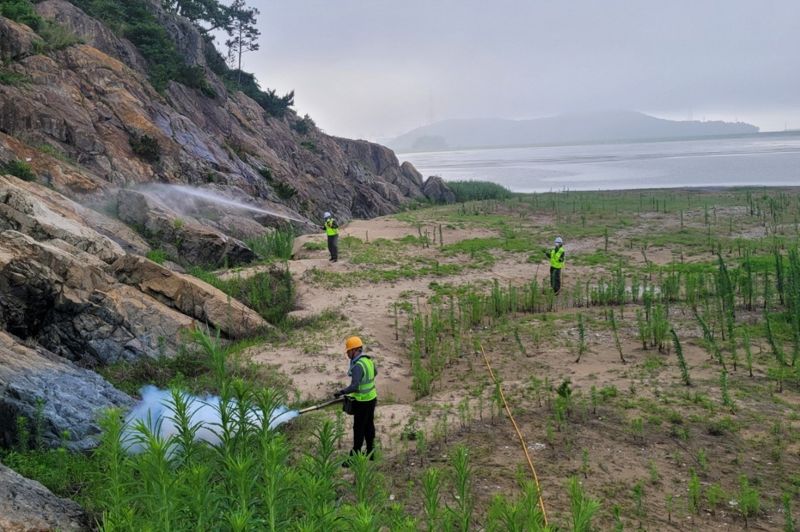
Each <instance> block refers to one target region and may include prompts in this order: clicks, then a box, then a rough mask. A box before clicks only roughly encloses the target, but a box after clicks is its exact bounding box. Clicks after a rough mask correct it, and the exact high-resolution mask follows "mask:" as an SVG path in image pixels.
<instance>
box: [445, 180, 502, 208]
mask: <svg viewBox="0 0 800 532" xmlns="http://www.w3.org/2000/svg"><path fill="white" fill-rule="evenodd" d="M447 186H448V187H449V188H450V190H452V191H453V193H454V194H455V195H456V201H457V202H461V203H463V202H465V201H475V200H486V199H494V200H500V199H507V198H510V197H511V195H512V193H511V191H510V190H508V189H507V188H506V187H504V186H502V185H498V184H497V183H491V182H489V181H448V182H447Z"/></svg>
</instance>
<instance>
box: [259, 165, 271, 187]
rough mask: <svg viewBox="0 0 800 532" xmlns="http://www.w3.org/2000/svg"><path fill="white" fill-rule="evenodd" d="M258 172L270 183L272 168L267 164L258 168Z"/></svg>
mask: <svg viewBox="0 0 800 532" xmlns="http://www.w3.org/2000/svg"><path fill="white" fill-rule="evenodd" d="M258 173H259V174H261V177H263V178H264V179H266V180H267V183H272V169H271V168H270V167H269V166H263V167H261V168H259V169H258Z"/></svg>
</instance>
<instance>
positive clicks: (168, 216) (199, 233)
mask: <svg viewBox="0 0 800 532" xmlns="http://www.w3.org/2000/svg"><path fill="white" fill-rule="evenodd" d="M117 198H118V212H119V217H120V219H121V220H122V221H124V222H127V223H129V224H131V225H133V226H135V227H138V228H140V231H141V232H142V233H144V234H145V235H150V236H151V237H152V238H153V239H154V240H157V241H158V242H160V244H161V246H162V247H163V248H164V249H165V250H166V251H167V252H168V254H169V255H171V256H172V257H174V258H176V259H182V260H183V261H185V262H187V263H189V264H202V265H207V266H211V267H219V266H221V265H223V264H228V265H229V266H235V265H238V264H243V263H248V262H251V261H253V260H255V259H256V255H255V253H253V251H252V250H251V249H250V248H249V247H247V244H245V243H244V242H242V241H241V240H237V239H235V238H232V237H229V236H227V235H225V234H223V233H222V232H220V231H217V230H216V229H213V228H211V227H208V226H206V225H202V224H200V223H199V222H197V221H196V220H194V219H192V218H187V217H185V216H181V215H180V214H179V213H177V212H175V211H173V210H172V209H170V208H169V207H167V206H166V205H164V204H163V203H161V202H160V201H159V199H158V198H156V197H155V196H154V195H153V194H149V193H145V192H139V191H135V190H120V191H119V194H118V196H117Z"/></svg>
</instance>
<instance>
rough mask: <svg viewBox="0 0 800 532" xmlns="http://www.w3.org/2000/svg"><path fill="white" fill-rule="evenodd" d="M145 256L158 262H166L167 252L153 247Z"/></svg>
mask: <svg viewBox="0 0 800 532" xmlns="http://www.w3.org/2000/svg"><path fill="white" fill-rule="evenodd" d="M145 256H146V257H147V258H148V259H150V260H152V261H153V262H155V263H156V264H164V262H165V261H166V260H167V252H166V251H164V250H163V249H151V250H150V251H148V252H147V255H145Z"/></svg>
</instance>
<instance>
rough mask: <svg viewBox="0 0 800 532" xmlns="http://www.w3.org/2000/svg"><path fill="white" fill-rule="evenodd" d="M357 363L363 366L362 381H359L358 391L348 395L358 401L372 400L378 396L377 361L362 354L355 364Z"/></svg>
mask: <svg viewBox="0 0 800 532" xmlns="http://www.w3.org/2000/svg"><path fill="white" fill-rule="evenodd" d="M356 364H358V365H359V366H361V382H360V383H358V391H356V392H354V393H351V394H348V395H349V396H350V397H352V398H353V399H355V400H356V401H372V400H373V399H375V398H376V397H378V391H377V390H376V389H375V363H374V362H373V361H372V359H371V358H369V357H368V356H366V355H361V356H360V357H358V358H357V359H356V361H355V364H353V365H354V366H355V365H356ZM350 371H351V372H352V369H351V370H350Z"/></svg>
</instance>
